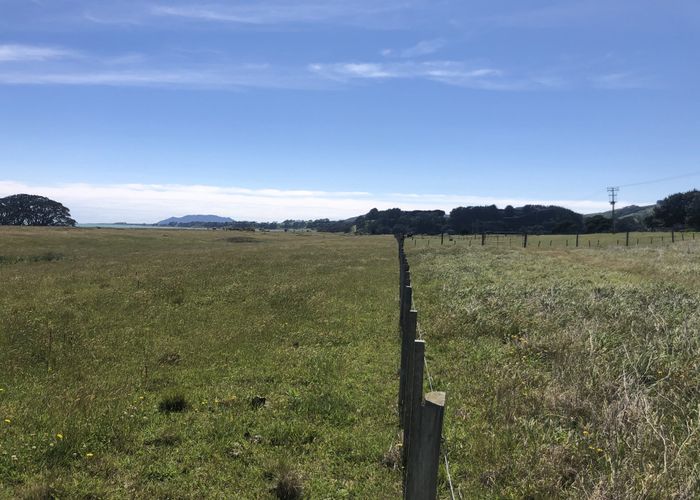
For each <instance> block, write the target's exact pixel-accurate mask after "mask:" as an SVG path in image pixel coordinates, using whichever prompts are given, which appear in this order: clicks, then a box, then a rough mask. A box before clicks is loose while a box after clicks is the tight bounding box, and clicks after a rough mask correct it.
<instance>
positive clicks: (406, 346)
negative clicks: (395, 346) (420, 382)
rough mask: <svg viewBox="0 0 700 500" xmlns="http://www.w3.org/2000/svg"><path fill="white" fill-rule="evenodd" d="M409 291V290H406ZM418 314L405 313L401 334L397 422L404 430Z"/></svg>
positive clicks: (414, 312) (412, 312) (410, 311)
mask: <svg viewBox="0 0 700 500" xmlns="http://www.w3.org/2000/svg"><path fill="white" fill-rule="evenodd" d="M408 290H410V288H409V289H408ZM417 321H418V313H417V312H416V311H414V310H412V309H411V310H409V311H408V312H406V316H405V321H404V327H403V330H402V332H401V368H400V369H399V422H400V423H401V427H402V428H403V429H406V392H407V388H406V386H407V384H409V383H410V382H409V378H408V377H409V375H408V373H409V364H410V361H411V359H410V358H411V349H412V348H413V346H412V344H413V341H414V340H415V339H416V325H417Z"/></svg>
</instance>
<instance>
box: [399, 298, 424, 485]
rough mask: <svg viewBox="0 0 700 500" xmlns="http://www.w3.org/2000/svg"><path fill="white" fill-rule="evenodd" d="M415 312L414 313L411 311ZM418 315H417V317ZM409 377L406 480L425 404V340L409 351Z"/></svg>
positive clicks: (405, 408)
mask: <svg viewBox="0 0 700 500" xmlns="http://www.w3.org/2000/svg"><path fill="white" fill-rule="evenodd" d="M411 312H413V311H411ZM417 314H418V313H416V315H417ZM408 360H409V363H408V377H407V379H406V396H405V400H404V405H405V406H404V419H405V424H404V426H403V465H404V479H405V478H406V472H407V467H408V457H409V456H410V450H411V439H415V436H416V435H417V434H416V431H417V430H418V425H419V423H420V422H419V420H420V413H419V411H420V406H421V403H422V402H423V368H424V367H425V340H414V341H413V342H412V344H411V347H410V351H409V358H408ZM405 486H406V485H405V484H404V491H405Z"/></svg>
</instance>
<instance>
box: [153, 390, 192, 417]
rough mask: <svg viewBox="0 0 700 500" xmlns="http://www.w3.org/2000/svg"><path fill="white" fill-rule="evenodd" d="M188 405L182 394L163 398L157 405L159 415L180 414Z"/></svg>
mask: <svg viewBox="0 0 700 500" xmlns="http://www.w3.org/2000/svg"><path fill="white" fill-rule="evenodd" d="M189 406H190V405H189V403H188V402H187V399H185V396H183V395H182V394H172V395H170V396H166V397H164V398H163V399H162V400H161V401H160V403H158V410H159V411H160V412H161V413H182V412H183V411H186V410H187V408H188V407H189Z"/></svg>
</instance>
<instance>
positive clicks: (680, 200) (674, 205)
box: [645, 189, 700, 230]
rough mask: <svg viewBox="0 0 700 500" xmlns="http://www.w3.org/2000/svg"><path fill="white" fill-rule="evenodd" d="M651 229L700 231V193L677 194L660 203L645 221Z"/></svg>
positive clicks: (693, 191)
mask: <svg viewBox="0 0 700 500" xmlns="http://www.w3.org/2000/svg"><path fill="white" fill-rule="evenodd" d="M645 223H646V225H647V226H649V227H650V228H660V227H663V228H673V229H686V228H688V229H697V230H700V191H698V190H697V189H693V190H692V191H688V192H685V193H676V194H672V195H671V196H667V197H666V198H664V199H663V200H661V201H659V202H658V203H657V204H656V207H654V211H653V212H652V214H651V215H650V216H649V217H647V218H646V219H645Z"/></svg>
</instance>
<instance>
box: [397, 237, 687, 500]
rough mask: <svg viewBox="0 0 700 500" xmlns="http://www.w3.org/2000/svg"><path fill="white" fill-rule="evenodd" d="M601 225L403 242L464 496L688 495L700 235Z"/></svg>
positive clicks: (446, 446) (454, 469)
mask: <svg viewBox="0 0 700 500" xmlns="http://www.w3.org/2000/svg"><path fill="white" fill-rule="evenodd" d="M657 235H658V233H657ZM594 237H595V238H596V239H597V238H598V237H600V238H601V239H604V238H605V237H604V236H599V235H595V236H594ZM548 238H549V237H548ZM562 238H564V237H556V238H555V239H557V240H558V241H559V242H561V239H562ZM609 238H610V236H608V239H607V241H608V245H606V246H605V247H602V248H595V247H594V248H591V249H588V248H587V247H584V248H579V249H572V248H568V249H567V248H562V246H563V245H559V247H558V248H553V249H552V250H551V251H549V250H548V251H541V250H540V249H538V248H537V247H534V248H533V247H530V248H528V249H527V250H523V249H522V248H508V247H507V246H504V245H499V246H498V247H497V246H496V245H488V246H486V247H481V246H479V245H474V244H473V245H472V246H471V247H470V246H468V245H466V246H465V245H464V241H465V240H461V241H458V242H457V243H456V244H454V243H453V244H452V245H447V244H446V245H443V246H440V245H439V238H437V239H436V238H432V240H431V246H428V245H425V244H424V245H421V243H424V242H422V241H420V240H418V244H417V245H415V246H413V245H412V244H411V243H412V242H411V241H410V240H409V241H407V245H406V249H407V252H408V257H409V262H410V264H411V274H412V284H413V287H414V294H413V297H414V300H415V303H416V307H417V309H418V311H419V325H420V327H421V329H422V330H423V332H424V336H425V339H426V341H427V348H426V352H427V355H428V366H429V368H430V370H431V372H432V375H433V378H434V385H435V389H436V390H444V391H446V392H447V405H446V417H445V428H444V436H445V444H444V449H445V450H446V451H447V452H448V454H449V457H450V465H451V472H452V478H453V481H454V483H455V487H458V488H459V490H460V491H461V492H462V493H463V495H464V498H567V497H571V498H581V497H588V498H697V497H698V496H700V482H699V480H700V479H699V478H700V469H698V465H697V464H698V463H699V460H700V441H699V440H700V415H699V410H700V371H699V370H698V368H700V365H699V363H700V279H699V278H698V277H699V276H700V240H697V241H693V240H692V237H691V239H690V240H688V239H686V241H684V242H682V243H681V242H678V241H679V240H680V238H678V239H677V243H676V244H675V245H673V246H668V245H665V246H660V245H659V246H654V247H651V246H645V247H641V246H640V247H636V246H635V247H632V248H624V247H616V246H614V245H610V244H609V241H610V239H609ZM440 488H441V492H442V495H443V497H446V495H447V489H446V483H445V480H444V474H443V477H442V484H441V486H440Z"/></svg>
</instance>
